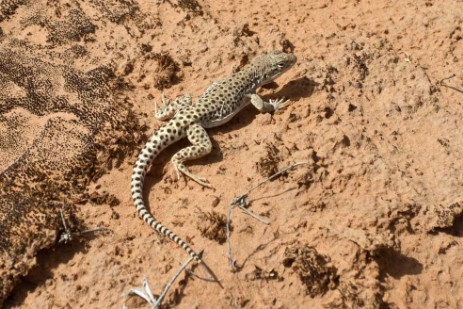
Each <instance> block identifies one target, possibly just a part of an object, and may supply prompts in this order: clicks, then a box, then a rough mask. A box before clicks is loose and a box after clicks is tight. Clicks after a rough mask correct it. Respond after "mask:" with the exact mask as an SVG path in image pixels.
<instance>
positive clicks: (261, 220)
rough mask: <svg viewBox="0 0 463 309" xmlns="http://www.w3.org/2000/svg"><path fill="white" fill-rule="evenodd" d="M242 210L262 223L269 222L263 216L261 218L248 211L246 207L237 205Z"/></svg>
mask: <svg viewBox="0 0 463 309" xmlns="http://www.w3.org/2000/svg"><path fill="white" fill-rule="evenodd" d="M238 207H239V208H240V209H241V210H242V211H244V212H245V213H247V214H248V215H250V216H251V217H253V218H254V219H256V220H257V221H259V222H261V223H263V224H266V225H268V224H270V222H268V221H267V220H265V219H264V218H262V217H261V216H259V215H257V214H255V213H253V212H252V211H250V210H249V209H247V208H244V206H241V205H240V206H238Z"/></svg>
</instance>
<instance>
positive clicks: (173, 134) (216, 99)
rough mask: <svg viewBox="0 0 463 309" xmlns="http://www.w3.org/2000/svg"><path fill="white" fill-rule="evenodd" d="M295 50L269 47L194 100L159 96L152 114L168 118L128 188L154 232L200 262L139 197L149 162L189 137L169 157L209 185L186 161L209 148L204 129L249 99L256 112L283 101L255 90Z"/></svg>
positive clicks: (291, 60) (288, 63)
mask: <svg viewBox="0 0 463 309" xmlns="http://www.w3.org/2000/svg"><path fill="white" fill-rule="evenodd" d="M296 60H297V58H296V56H295V55H293V54H287V53H284V52H280V51H272V52H270V53H267V54H264V55H262V56H260V57H257V58H255V59H254V60H253V61H252V62H251V63H250V64H248V65H246V66H244V67H243V68H242V69H241V70H240V71H239V72H237V73H236V74H234V75H232V76H231V77H228V78H226V79H223V80H220V81H217V82H215V83H213V84H212V85H211V86H210V87H209V88H208V89H207V90H206V91H205V92H204V94H203V95H201V96H200V97H199V98H198V100H197V102H196V104H192V99H191V97H190V96H180V97H177V98H176V99H175V100H173V101H171V100H168V99H166V98H165V97H164V96H162V106H161V108H160V109H156V112H155V116H156V118H158V119H160V120H167V119H170V121H169V122H167V123H166V124H164V125H162V126H161V127H160V128H159V129H158V130H157V131H156V132H154V134H153V135H152V136H151V137H150V138H149V140H148V142H147V143H146V145H145V147H144V148H143V149H142V151H141V153H140V155H139V157H138V159H137V161H136V163H135V166H134V168H133V173H132V180H131V191H132V199H133V201H134V204H135V206H136V208H137V212H138V215H139V216H140V218H142V219H143V220H144V221H145V222H146V223H147V224H148V225H149V226H150V227H151V228H153V229H154V230H156V231H157V232H158V233H160V234H163V235H165V236H167V237H169V238H170V239H171V240H172V241H174V242H175V243H177V244H178V245H179V246H181V247H182V248H183V249H184V250H185V251H186V252H187V253H188V254H189V255H190V256H191V257H192V258H193V259H194V260H196V261H197V262H198V263H202V260H201V258H200V256H199V255H198V254H196V253H195V251H193V249H192V248H191V247H190V246H189V245H188V244H187V243H186V242H184V241H183V240H182V239H180V237H178V236H177V235H176V234H175V233H174V232H172V231H171V230H170V229H168V228H167V227H165V226H164V225H162V224H161V223H160V222H159V221H157V220H156V219H155V218H154V217H153V216H152V214H151V213H150V212H149V211H148V210H147V208H146V207H145V204H144V202H143V181H144V178H145V175H146V172H147V170H148V167H149V166H150V164H151V162H152V161H153V160H154V158H156V156H157V155H158V154H159V153H160V152H161V151H162V150H163V149H165V148H166V147H168V146H169V145H171V144H173V143H175V142H177V141H178V140H180V139H182V138H185V137H187V138H188V140H189V141H190V142H191V144H192V145H191V146H189V147H186V148H183V149H181V150H180V151H178V152H177V153H176V154H175V155H174V156H173V157H172V163H173V165H174V168H175V170H176V172H177V177H180V173H182V174H184V175H185V176H187V177H189V178H191V179H193V180H194V181H196V182H197V183H199V184H201V185H203V186H205V187H211V185H210V184H209V182H208V181H207V180H206V179H204V178H202V177H199V176H197V175H194V174H192V173H191V172H190V171H189V170H188V168H187V167H186V166H185V165H184V162H185V161H188V160H192V159H197V158H200V157H203V156H205V155H207V154H208V153H210V152H211V150H212V144H211V141H210V139H209V136H208V134H207V132H206V129H208V128H213V127H217V126H220V125H223V124H225V123H226V122H228V121H229V120H230V119H232V117H233V116H235V115H236V114H237V113H238V112H239V111H240V110H241V109H243V108H244V107H245V106H247V105H248V104H249V103H251V104H252V105H254V106H255V107H256V108H257V109H258V110H259V111H260V112H271V111H274V110H276V109H278V108H281V107H283V106H285V105H286V104H287V101H286V102H284V101H283V100H282V99H277V100H269V102H265V101H264V100H263V99H262V98H261V97H259V96H258V95H257V94H256V88H257V87H259V86H262V85H264V84H266V83H269V82H271V81H273V80H274V79H275V78H277V77H279V76H280V75H281V74H283V73H284V72H286V71H287V70H288V69H290V68H291V67H292V66H293V65H294V64H295V63H296Z"/></svg>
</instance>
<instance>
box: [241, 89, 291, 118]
mask: <svg viewBox="0 0 463 309" xmlns="http://www.w3.org/2000/svg"><path fill="white" fill-rule="evenodd" d="M247 97H248V98H250V99H251V104H252V105H254V107H255V108H257V109H258V110H259V111H260V112H261V113H268V112H273V111H274V110H277V109H280V108H283V107H285V106H286V105H287V104H288V102H289V100H286V101H285V100H283V99H277V100H269V101H268V102H265V101H264V100H263V99H262V98H261V97H259V96H258V95H257V94H255V93H253V94H248V95H247Z"/></svg>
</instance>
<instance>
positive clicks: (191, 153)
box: [172, 123, 212, 188]
mask: <svg viewBox="0 0 463 309" xmlns="http://www.w3.org/2000/svg"><path fill="white" fill-rule="evenodd" d="M187 137H188V140H189V141H190V143H192V144H193V146H189V147H186V148H183V149H182V150H180V151H178V152H177V153H176V154H175V155H174V156H173V157H172V163H173V164H174V167H175V170H176V171H177V176H180V172H181V173H183V174H184V175H185V176H188V177H190V178H191V179H193V180H194V181H196V182H197V183H199V184H200V185H202V186H205V187H208V188H212V186H211V185H210V184H209V182H208V181H207V180H206V179H204V178H202V177H199V176H197V175H195V174H193V173H191V172H190V171H189V170H188V168H187V167H186V166H185V164H183V163H184V162H185V161H188V160H193V159H198V158H201V157H203V156H205V155H207V154H208V153H210V152H211V151H212V143H211V140H210V139H209V136H208V135H207V132H206V130H205V129H204V128H203V127H202V126H201V125H199V124H197V123H194V124H192V125H190V126H189V127H188V130H187Z"/></svg>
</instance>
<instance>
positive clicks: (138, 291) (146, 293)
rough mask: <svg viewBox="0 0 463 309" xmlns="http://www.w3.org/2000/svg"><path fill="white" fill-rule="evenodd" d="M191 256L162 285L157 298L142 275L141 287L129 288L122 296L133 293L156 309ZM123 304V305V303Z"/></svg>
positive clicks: (190, 259) (186, 265)
mask: <svg viewBox="0 0 463 309" xmlns="http://www.w3.org/2000/svg"><path fill="white" fill-rule="evenodd" d="M193 259H194V258H193V257H190V258H189V259H188V260H187V261H186V262H185V263H183V265H182V267H180V269H179V270H177V272H176V273H175V274H174V276H173V277H172V278H171V279H170V281H169V282H168V283H167V285H166V286H165V287H164V290H163V291H162V293H161V295H159V297H158V298H156V297H154V295H153V292H152V291H151V288H150V286H149V283H148V279H147V278H146V276H145V277H143V287H141V288H131V289H130V290H129V291H128V292H126V293H124V294H125V295H124V296H129V295H131V294H135V295H137V296H139V297H141V298H143V299H144V300H145V301H146V302H147V303H149V304H150V305H151V308H152V309H157V308H159V306H160V305H161V302H162V301H163V299H164V298H165V297H166V295H167V292H168V291H169V289H170V288H171V287H172V285H173V284H174V282H175V280H177V278H178V276H180V274H181V273H182V271H184V270H185V268H187V267H188V265H189V264H190V263H191V262H192V261H193ZM124 306H125V305H124Z"/></svg>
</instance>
